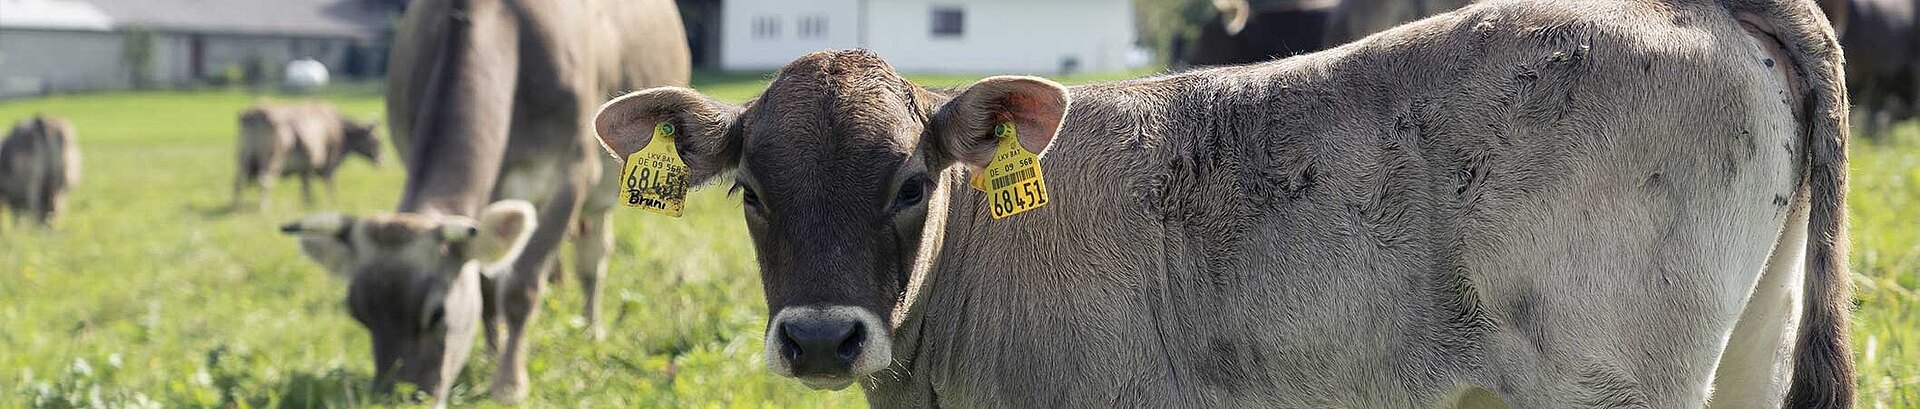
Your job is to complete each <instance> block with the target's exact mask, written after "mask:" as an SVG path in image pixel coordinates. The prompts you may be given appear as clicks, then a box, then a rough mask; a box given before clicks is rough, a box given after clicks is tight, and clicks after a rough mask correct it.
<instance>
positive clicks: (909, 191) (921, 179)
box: [891, 175, 927, 212]
mask: <svg viewBox="0 0 1920 409" xmlns="http://www.w3.org/2000/svg"><path fill="white" fill-rule="evenodd" d="M925 201H927V177H926V176H924V175H923V176H914V177H912V178H908V179H907V183H905V184H902V185H900V193H896V194H894V195H893V206H892V209H891V211H895V212H898V211H902V210H906V209H910V208H913V207H914V206H919V205H920V203H921V202H925Z"/></svg>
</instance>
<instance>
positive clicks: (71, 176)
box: [0, 115, 81, 227]
mask: <svg viewBox="0 0 1920 409" xmlns="http://www.w3.org/2000/svg"><path fill="white" fill-rule="evenodd" d="M80 164H81V163H80V144H79V135H78V134H77V133H76V132H75V131H74V127H73V123H71V122H67V120H66V119H63V118H59V117H54V116H49V115H34V116H33V117H31V118H27V119H25V120H22V121H20V122H19V123H16V124H14V125H13V128H12V129H11V130H9V131H8V132H7V136H6V139H4V140H0V206H4V207H6V208H7V210H8V212H9V213H11V214H12V217H13V219H14V220H15V221H16V222H32V223H34V224H36V225H39V226H41V227H52V226H53V225H54V223H55V222H57V221H58V219H59V218H60V215H61V213H63V212H64V211H65V210H66V204H67V195H68V194H69V191H70V190H72V189H73V186H74V185H76V184H78V183H80Z"/></svg>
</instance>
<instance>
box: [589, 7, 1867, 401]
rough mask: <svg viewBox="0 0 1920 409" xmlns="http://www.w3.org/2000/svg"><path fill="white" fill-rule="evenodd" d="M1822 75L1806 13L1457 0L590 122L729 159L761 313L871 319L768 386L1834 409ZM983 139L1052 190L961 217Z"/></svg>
mask: <svg viewBox="0 0 1920 409" xmlns="http://www.w3.org/2000/svg"><path fill="white" fill-rule="evenodd" d="M1840 62H1841V58H1840V55H1839V47H1838V45H1837V43H1836V42H1835V39H1834V35H1833V33H1832V30H1831V28H1830V27H1829V26H1828V23H1827V22H1826V20H1825V19H1824V18H1823V17H1821V16H1820V15H1819V13H1818V11H1817V10H1816V9H1815V8H1814V4H1813V3H1812V2H1802V1H1790V0H1725V1H1705V0H1670V1H1657V0H1611V1H1602V0H1595V1H1583V2H1564V1H1545V0H1539V1H1528V0H1492V1H1485V2H1480V3H1477V4H1475V5H1471V6H1468V7H1466V8H1464V9H1462V10H1458V11H1455V12H1452V13H1448V14H1443V15H1441V16H1438V17H1434V18H1430V19H1426V20H1422V21H1420V22H1417V23H1414V24H1410V25H1406V26H1402V27H1399V28H1396V29H1393V30H1389V31H1387V32H1385V33H1381V34H1377V35H1374V36H1371V37H1368V38H1366V39H1364V40H1361V41H1359V42H1357V43H1353V44H1349V45H1346V46H1342V47H1339V48H1335V49H1333V50H1329V51H1325V52H1321V53H1316V54H1310V55H1306V56H1300V57H1295V58H1291V59H1286V60H1281V61H1277V62H1272V63H1266V64H1261V65H1254V66H1246V67H1229V68H1219V69H1212V70H1204V71H1195V72H1188V73H1182V74H1176V75H1168V76H1161V77H1153V78H1146V79H1140V80H1133V81H1123V82H1118V83H1108V84H1096V85H1087V86H1080V87H1074V88H1072V89H1071V90H1056V91H1048V90H1047V89H1046V88H1047V87H1045V86H1041V85H1038V84H1040V83H1043V82H1044V80H1038V79H1031V78H1014V77H996V78H989V79H986V80H982V81H981V82H980V83H979V85H975V86H973V87H969V88H966V89H964V90H962V91H960V92H958V93H946V92H935V91H929V90H926V89H922V88H919V87H917V86H913V85H912V84H910V83H907V82H906V81H905V80H904V79H902V78H901V77H899V76H898V75H897V74H896V73H894V72H893V71H892V70H891V68H890V67H888V66H886V64H885V63H884V62H880V61H878V57H876V56H873V55H871V54H868V53H864V52H858V51H855V52H829V53H816V54H812V55H808V56H805V57H802V58H801V59H799V60H797V61H795V62H794V63H792V64H790V65H788V66H787V67H786V68H784V69H782V70H781V71H780V73H779V74H777V75H776V77H775V79H774V81H773V84H772V85H771V86H770V87H769V89H768V91H767V92H766V94H764V95H763V96H762V97H761V98H760V99H757V100H755V101H752V102H749V103H747V104H746V105H744V106H732V105H728V104H724V103H719V102H716V101H713V100H711V99H707V98H705V97H702V96H699V95H698V94H697V93H694V92H693V91H691V90H684V89H654V90H647V91H643V92H639V93H635V94H631V95H629V96H627V97H623V98H622V99H619V100H615V101H614V102H610V103H608V104H607V105H606V106H605V107H603V109H602V112H601V114H600V115H599V117H598V118H597V121H598V124H597V126H598V127H599V130H600V134H601V137H602V142H603V143H604V144H605V145H606V147H607V148H608V150H610V151H611V153H613V154H614V155H616V156H619V157H624V155H626V154H629V153H631V152H633V151H636V150H639V149H641V148H642V147H644V145H645V140H646V139H644V136H643V135H645V134H646V131H647V130H650V129H651V126H652V125H653V124H655V123H658V122H660V121H673V122H674V123H675V124H676V125H678V126H679V127H680V128H679V129H681V130H682V132H683V134H682V136H681V137H680V138H679V139H677V140H676V142H677V144H678V146H677V148H678V150H679V151H680V152H682V153H683V155H684V156H685V157H686V159H687V161H688V163H689V165H690V167H691V168H692V169H693V173H694V175H693V178H694V179H695V180H696V181H704V180H708V179H711V178H714V177H718V176H722V175H726V174H729V173H731V174H733V175H735V178H736V184H737V187H736V188H737V189H739V190H740V191H741V192H742V193H741V194H742V197H743V201H745V202H746V204H747V205H746V212H745V213H746V217H745V218H746V220H747V224H748V226H749V231H750V232H751V233H752V235H753V237H754V241H755V246H756V248H757V249H758V252H759V255H760V263H761V271H762V281H763V284H764V285H765V286H766V287H767V290H766V294H767V297H768V304H769V309H770V310H771V311H774V312H776V313H780V312H784V311H790V310H803V311H811V310H820V309H822V308H823V306H832V307H833V308H840V307H842V306H847V307H857V308H859V309H863V310H866V311H867V312H868V314H871V315H873V316H878V317H886V318H887V321H886V323H887V324H888V325H887V327H886V328H882V329H877V330H882V331H885V332H886V333H887V334H888V335H889V337H888V338H885V339H883V340H882V341H881V342H880V344H878V345H874V344H872V343H871V342H868V343H857V344H856V343H852V342H854V341H859V340H857V339H853V338H848V339H849V341H848V342H849V344H843V345H858V346H859V347H860V349H863V350H866V351H884V353H886V354H889V355H887V356H889V357H890V358H891V362H892V365H891V366H890V367H888V368H886V369H884V370H879V371H877V372H862V371H861V368H862V367H863V366H862V362H865V358H864V357H858V358H859V359H852V360H848V362H847V363H848V364H850V365H851V368H852V369H851V370H848V369H846V368H845V367H842V368H837V369H836V368H833V367H830V366H828V367H816V368H809V369H810V370H802V368H801V366H800V362H801V361H795V360H793V358H791V357H790V356H789V355H787V354H806V353H808V352H806V351H804V350H801V351H800V352H794V351H795V350H794V349H793V348H791V347H789V346H785V345H776V344H780V343H790V341H788V340H784V339H776V338H775V335H777V334H781V333H782V332H783V331H785V332H791V331H792V330H789V329H783V327H782V326H783V325H785V324H786V322H785V321H784V318H783V317H784V314H783V315H780V316H776V317H775V319H774V320H773V322H770V323H769V330H768V331H769V332H768V334H769V338H768V341H767V342H768V345H769V346H768V350H769V352H770V353H769V355H768V359H769V360H770V361H772V362H770V366H771V367H772V369H773V370H774V371H775V372H776V373H779V374H781V375H788V376H794V377H796V378H798V379H799V380H800V381H802V382H803V383H806V384H807V385H809V386H812V387H816V388H835V387H840V386H844V385H845V384H844V383H840V382H843V381H845V377H846V376H848V375H852V376H856V377H858V380H859V384H860V385H861V387H862V388H863V389H864V390H865V391H866V392H867V396H868V399H869V402H870V403H871V404H872V405H873V406H876V407H936V406H944V407H1061V406H1069V407H1072V406H1141V407H1435V406H1466V407H1477V406H1482V405H1488V404H1491V403H1492V402H1490V401H1493V400H1502V401H1504V403H1506V404H1510V405H1511V406H1514V407H1658V408H1665V407H1699V406H1706V405H1709V404H1711V405H1713V406H1715V407H1740V408H1744V407H1766V406H1781V405H1783V404H1784V405H1785V406H1788V407H1795V408H1805V407H1817V408H1828V407H1849V406H1851V405H1852V397H1853V374H1852V363H1851V362H1850V359H1851V358H1850V357H1851V355H1850V352H1849V345H1848V332H1847V331H1848V327H1849V324H1848V306H1849V295H1848V292H1849V291H1850V283H1849V281H1848V276H1847V269H1846V266H1845V262H1846V254H1845V245H1846V242H1845V231H1846V217H1845V191H1846V189H1845V169H1846V167H1845V142H1846V136H1847V130H1846V127H1845V122H1846V118H1847V116H1846V106H1847V100H1846V94H1845V93H1844V92H1843V90H1844V85H1843V84H1844V81H1843V78H1842V73H1841V67H1840ZM1054 88H1058V87H1057V86H1054ZM1050 96H1057V97H1059V98H1060V99H1061V100H1062V101H1065V100H1067V99H1070V100H1071V101H1072V103H1071V108H1070V109H1050V108H1048V107H1049V106H1051V105H1050V104H1048V103H1045V102H1044V101H1046V100H1047V98H1049V97H1050ZM1069 96H1070V98H1068V97H1069ZM1059 108H1065V107H1059ZM1061 116H1064V119H1063V121H1062V118H1061ZM1049 117H1051V118H1053V120H1052V121H1053V122H1051V124H1050V123H1049V120H1048V119H1047V118H1049ZM998 121H1011V122H1016V123H1019V124H1020V126H1019V129H1023V130H1027V131H1023V132H1033V133H1037V134H1039V135H1031V134H1027V133H1023V134H1022V138H1021V141H1022V143H1023V144H1024V145H1026V146H1027V147H1028V148H1030V149H1032V148H1034V147H1035V145H1033V143H1035V142H1036V141H1033V140H1030V139H1039V140H1038V141H1037V143H1039V144H1040V145H1039V146H1040V147H1043V148H1044V149H1035V150H1044V151H1045V159H1044V160H1043V163H1044V165H1045V168H1046V172H1045V174H1046V177H1047V180H1046V183H1047V186H1048V188H1049V189H1050V190H1051V191H1050V196H1051V200H1052V201H1051V203H1050V204H1048V205H1047V207H1044V208H1040V209H1037V210H1033V211H1030V212H1028V213H1024V214H1020V215H1016V216H1014V217H1012V218H1009V219H1005V220H989V217H988V216H987V209H986V203H985V202H986V201H985V197H984V195H982V194H979V193H975V192H973V191H971V190H969V189H968V188H966V187H965V186H964V182H963V181H964V180H965V176H964V173H965V172H966V170H967V169H977V168H978V167H979V166H981V165H983V164H984V161H985V160H984V158H983V157H984V156H985V155H986V154H988V153H990V152H991V151H990V150H984V149H988V148H989V147H990V146H991V144H990V143H988V142H986V141H991V139H992V138H991V137H989V136H987V135H988V134H987V133H986V132H987V131H986V129H991V128H992V126H991V125H992V124H993V123H994V122H998ZM1056 127H1057V128H1058V129H1059V132H1058V136H1057V137H1054V133H1053V130H1054V129H1055V128H1056ZM1048 140H1050V141H1051V144H1048V143H1047V142H1048ZM923 173H925V174H930V175H932V176H931V177H932V178H933V179H934V182H933V185H934V186H935V188H934V189H933V191H932V192H931V193H930V194H928V197H929V198H930V199H929V200H927V201H925V202H924V203H917V202H911V201H904V199H902V198H907V197H911V196H910V195H905V194H900V193H899V192H911V191H912V190H911V189H910V187H911V186H913V184H914V183H919V182H917V181H918V180H919V179H917V178H918V177H919V176H917V175H919V174H923ZM890 201H892V202H893V203H896V205H895V206H893V209H894V210H887V209H889V208H888V207H887V206H886V204H887V203H889V202H890ZM900 203H908V205H904V206H905V207H902V206H903V205H900ZM842 311H844V310H842ZM1749 312H1757V313H1749ZM839 315H848V314H846V313H839ZM811 317H816V318H810V319H819V320H825V319H839V320H841V321H847V322H852V321H853V320H846V319H843V318H836V317H830V316H826V315H825V314H812V315H811ZM818 317H824V318H818ZM855 325H865V324H859V323H857V322H856V323H855ZM856 328H858V327H857V326H856ZM869 331H873V330H869ZM802 348H804V347H802ZM774 352H779V353H780V354H775V353H774ZM861 353H865V352H861ZM788 361H793V362H788ZM836 370H838V372H836Z"/></svg>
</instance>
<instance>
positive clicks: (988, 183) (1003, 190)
mask: <svg viewBox="0 0 1920 409" xmlns="http://www.w3.org/2000/svg"><path fill="white" fill-rule="evenodd" d="M993 134H994V136H995V137H996V138H998V139H999V140H1000V147H999V149H996V150H994V153H993V160H991V161H988V162H987V168H986V169H985V172H982V174H980V175H977V176H976V177H975V179H974V181H973V184H974V187H975V188H979V189H980V190H983V191H986V192H987V203H988V204H989V205H991V207H992V212H993V218H994V219H995V220H998V219H1005V218H1007V217H1009V216H1013V215H1016V214H1020V212H1025V211H1028V210H1033V209H1038V208H1040V206H1046V205H1047V202H1048V200H1047V184H1046V182H1045V181H1043V180H1042V179H1043V177H1042V175H1041V172H1040V156H1039V155H1035V154H1034V153H1033V152H1030V151H1027V148H1026V147H1023V146H1020V133H1019V130H1017V129H1015V128H1014V126H1013V123H1012V122H1001V123H1000V124H999V125H997V126H994V127H993Z"/></svg>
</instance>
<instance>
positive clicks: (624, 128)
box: [593, 87, 742, 185]
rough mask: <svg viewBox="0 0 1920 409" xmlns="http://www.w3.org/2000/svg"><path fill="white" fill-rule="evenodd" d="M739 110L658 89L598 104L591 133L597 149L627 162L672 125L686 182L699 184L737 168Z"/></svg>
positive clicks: (682, 90) (672, 89)
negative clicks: (660, 128) (660, 129)
mask: <svg viewBox="0 0 1920 409" xmlns="http://www.w3.org/2000/svg"><path fill="white" fill-rule="evenodd" d="M741 111H742V110H741V108H740V107H738V106H734V105H733V104H728V103H725V102H720V101H715V100H713V99H712V98H707V97H706V96H705V95H700V92H698V91H694V90H691V89H686V88H679V87H659V88H653V89H648V90H645V91H640V92H635V93H631V94H627V95H624V96H621V97H619V98H614V99H613V100H612V101H608V102H607V103H606V104H604V105H601V106H600V112H599V113H597V114H594V116H593V129H594V131H595V132H596V133H597V134H598V136H599V138H600V147H601V148H603V149H606V151H607V153H608V154H611V155H613V157H614V158H615V159H619V160H622V161H625V160H626V159H627V156H628V155H632V154H633V153H634V152H639V151H640V150H641V149H645V148H646V147H647V144H648V143H649V142H651V141H652V140H653V131H654V129H655V127H657V126H659V125H660V123H662V122H667V123H671V124H673V129H674V132H673V136H674V138H673V141H674V144H675V145H676V146H675V149H676V150H677V151H678V152H679V153H680V159H681V160H682V161H685V162H686V163H687V173H688V175H687V179H688V180H687V182H688V183H689V184H693V185H698V184H701V183H705V182H706V181H707V180H709V179H712V178H713V177H714V176H718V175H720V174H722V173H725V172H726V171H727V170H729V169H732V168H733V167H735V166H738V164H739V162H740V136H739V132H738V127H737V126H735V122H736V121H737V120H738V119H739V118H740V112H741Z"/></svg>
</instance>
